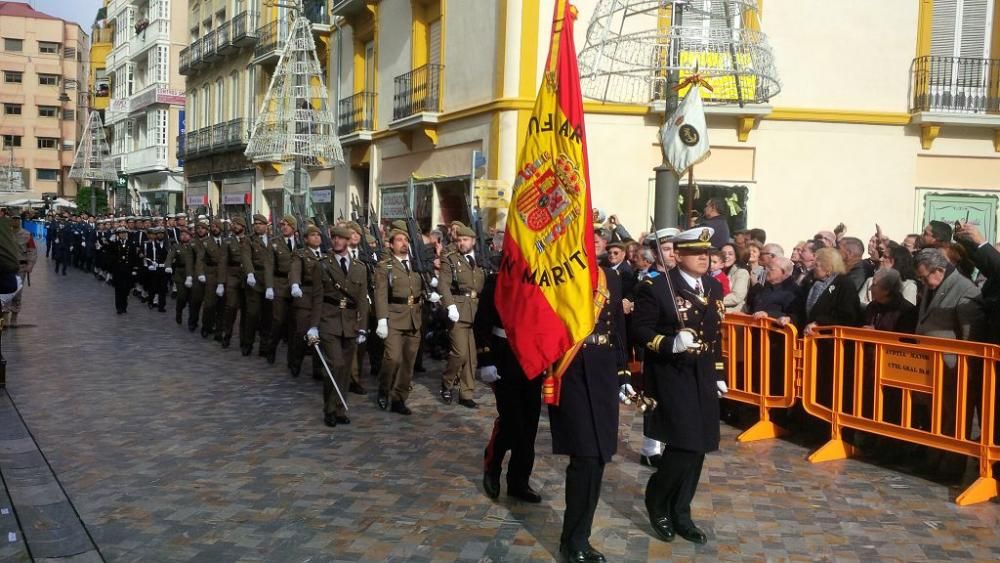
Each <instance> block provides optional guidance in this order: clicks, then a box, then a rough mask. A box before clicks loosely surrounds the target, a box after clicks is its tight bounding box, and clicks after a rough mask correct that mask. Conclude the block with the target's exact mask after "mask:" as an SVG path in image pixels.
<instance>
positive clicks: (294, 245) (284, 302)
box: [261, 215, 302, 367]
mask: <svg viewBox="0 0 1000 563" xmlns="http://www.w3.org/2000/svg"><path fill="white" fill-rule="evenodd" d="M278 226H279V228H280V229H281V236H280V237H278V238H276V239H273V240H271V255H272V258H273V260H274V264H273V266H272V269H273V271H274V274H273V279H274V285H273V286H272V287H274V300H273V301H271V338H270V339H268V341H267V343H266V344H265V343H263V342H262V343H261V348H262V350H261V351H262V352H264V356H265V357H266V358H267V363H269V364H273V363H274V356H275V353H276V351H277V349H278V343H279V342H280V341H281V340H282V339H285V340H287V341H288V342H291V334H290V333H289V330H290V329H291V328H292V326H293V324H292V323H291V322H290V321H289V318H290V317H291V314H292V294H291V293H290V289H291V286H290V284H289V281H288V277H289V275H290V274H291V273H292V262H293V261H294V259H295V254H294V252H295V251H296V250H297V249H298V248H299V247H300V246H302V243H301V242H300V241H298V240H296V238H295V229H296V227H297V226H298V223H297V222H296V220H295V217H292V216H291V215H285V216H284V217H282V218H281V221H279V222H278ZM265 346H266V349H263V348H265ZM286 357H287V358H288V359H291V354H287V355H286ZM289 367H291V362H290V361H289Z"/></svg>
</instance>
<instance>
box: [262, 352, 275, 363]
mask: <svg viewBox="0 0 1000 563" xmlns="http://www.w3.org/2000/svg"><path fill="white" fill-rule="evenodd" d="M275 354H276V352H275V351H274V350H272V351H270V352H268V353H267V355H266V356H264V357H265V358H266V359H267V363H269V364H273V363H274V359H275V358H274V357H275Z"/></svg>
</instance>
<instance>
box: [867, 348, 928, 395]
mask: <svg viewBox="0 0 1000 563" xmlns="http://www.w3.org/2000/svg"><path fill="white" fill-rule="evenodd" d="M881 358H882V360H881V366H879V367H880V368H881V373H882V383H883V384H884V385H891V386H893V387H901V388H905V389H913V390H917V391H924V392H930V391H931V384H932V377H933V376H934V357H933V355H932V354H931V353H930V352H921V351H915V350H910V349H907V348H893V347H886V348H884V349H883V350H882V356H881Z"/></svg>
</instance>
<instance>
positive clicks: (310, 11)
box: [302, 0, 331, 31]
mask: <svg viewBox="0 0 1000 563" xmlns="http://www.w3.org/2000/svg"><path fill="white" fill-rule="evenodd" d="M326 4H327V2H326V0H304V1H303V2H302V11H303V13H304V14H305V16H306V17H307V18H309V21H311V22H312V23H313V29H314V30H316V31H324V30H325V31H329V29H330V19H331V18H330V11H329V9H328V8H327V5H326Z"/></svg>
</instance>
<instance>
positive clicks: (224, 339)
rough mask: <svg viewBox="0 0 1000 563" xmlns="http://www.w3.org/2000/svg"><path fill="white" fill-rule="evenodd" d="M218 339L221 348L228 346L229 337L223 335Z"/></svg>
mask: <svg viewBox="0 0 1000 563" xmlns="http://www.w3.org/2000/svg"><path fill="white" fill-rule="evenodd" d="M219 341H220V342H222V347H223V348H229V342H230V339H229V337H228V336H223V337H222V339H221V340H219Z"/></svg>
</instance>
